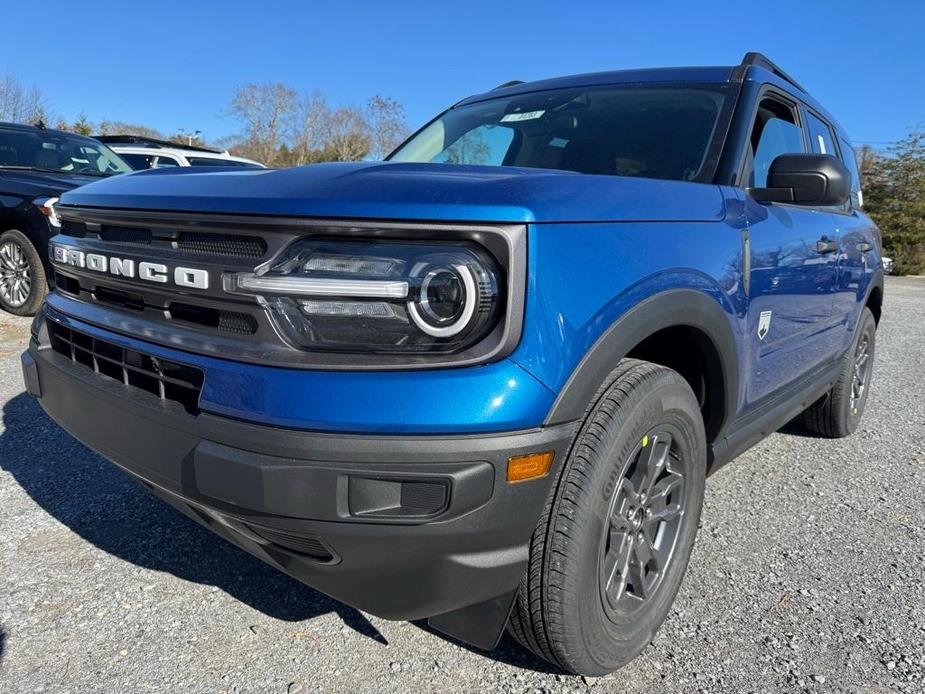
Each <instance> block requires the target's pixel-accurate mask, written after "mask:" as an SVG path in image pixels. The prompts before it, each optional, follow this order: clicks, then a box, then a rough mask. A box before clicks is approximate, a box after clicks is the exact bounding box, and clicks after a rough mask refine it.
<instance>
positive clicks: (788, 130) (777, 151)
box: [745, 98, 805, 188]
mask: <svg viewBox="0 0 925 694" xmlns="http://www.w3.org/2000/svg"><path fill="white" fill-rule="evenodd" d="M804 151H805V149H804V147H803V132H802V130H801V129H800V126H799V125H797V118H796V111H795V110H794V109H793V107H791V106H789V105H787V104H785V103H783V102H781V101H778V100H777V99H772V98H765V99H762V101H761V103H760V104H759V105H758V113H757V114H756V116H755V125H754V127H753V128H752V137H751V151H750V155H751V156H750V159H751V161H750V162H749V164H748V165H747V169H748V170H747V171H746V172H745V181H746V185H747V186H748V187H749V188H764V187H766V186H767V183H768V170H769V169H770V168H771V163H772V162H773V161H774V160H775V159H776V158H777V157H779V156H780V155H781V154H800V153H803V152H804Z"/></svg>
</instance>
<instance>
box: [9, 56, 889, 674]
mask: <svg viewBox="0 0 925 694" xmlns="http://www.w3.org/2000/svg"><path fill="white" fill-rule="evenodd" d="M55 209H56V212H57V215H58V216H59V218H60V220H61V227H60V230H59V233H58V234H57V235H56V236H55V237H53V238H52V239H51V242H50V249H49V250H50V256H51V260H52V263H53V266H54V284H55V290H54V292H53V293H52V294H51V295H49V297H48V299H47V301H46V304H45V306H44V308H43V310H42V311H41V313H40V314H39V315H38V316H37V317H36V319H35V322H34V325H33V330H32V341H31V344H30V346H29V349H28V351H27V352H26V353H25V354H24V355H23V369H24V375H25V380H26V384H27V387H28V390H29V392H30V393H32V394H33V395H34V396H35V397H37V398H38V399H39V401H40V403H41V405H42V407H43V408H44V409H45V411H46V412H48V414H49V415H50V416H51V417H52V418H53V419H54V420H56V421H57V422H59V423H60V424H61V426H63V427H64V428H65V429H66V430H67V431H69V432H71V433H72V434H73V435H74V436H75V437H77V438H78V439H80V440H81V441H83V442H84V443H86V444H87V445H88V446H90V447H91V448H93V449H94V450H96V451H99V452H100V453H101V454H103V455H104V456H106V457H107V458H109V459H110V460H112V461H113V462H114V463H116V464H117V465H119V466H120V467H121V468H123V469H125V470H126V471H127V472H129V473H130V474H131V475H132V476H134V477H135V478H137V479H138V480H139V481H140V482H141V483H142V484H144V485H145V486H146V487H147V488H149V489H150V490H151V491H152V492H153V493H154V494H156V495H158V496H160V497H161V498H163V499H165V500H166V501H168V502H169V503H170V504H172V505H173V506H175V507H176V508H178V509H179V510H180V511H182V512H183V513H185V514H186V515H188V516H190V517H191V518H193V519H195V520H196V521H198V522H200V523H202V524H204V525H206V526H208V527H209V528H211V529H212V530H214V531H215V532H216V533H217V534H219V535H221V536H222V537H224V538H226V539H227V540H229V541H231V542H233V543H234V544H236V545H238V546H240V547H243V548H244V549H246V550H247V551H249V552H251V553H253V554H254V555H256V556H258V557H260V558H261V559H263V560H264V561H266V562H268V563H270V564H272V565H273V566H275V567H277V568H279V569H280V570H282V571H285V572H286V573H288V574H290V575H292V576H295V577H296V578H298V579H300V580H302V581H304V582H305V583H307V584H308V585H310V586H313V587H315V588H317V589H318V590H320V591H323V592H325V593H327V594H329V595H331V596H333V597H335V598H337V599H338V600H341V601H343V602H345V603H348V604H350V605H353V606H355V607H357V608H360V609H362V610H366V611H368V612H371V613H373V614H376V615H380V616H382V617H386V618H390V619H405V620H415V619H427V620H429V622H430V624H431V625H432V627H434V628H435V629H437V630H439V631H441V632H444V633H446V634H448V635H451V636H453V637H455V638H457V639H460V640H462V641H464V642H467V643H470V644H473V645H475V646H478V647H481V648H486V649H487V648H492V647H493V646H494V645H495V644H496V643H497V641H498V639H499V638H500V636H501V634H502V632H503V630H504V628H505V626H507V628H508V629H510V631H511V632H512V633H513V635H514V636H515V637H516V638H517V639H518V640H519V641H520V642H521V643H522V644H524V645H525V646H526V647H527V648H529V649H530V650H532V651H533V652H535V653H537V654H538V655H540V656H541V657H543V658H546V659H547V660H549V661H550V662H551V663H554V664H556V665H557V666H559V667H561V668H562V669H564V670H567V671H571V672H577V673H584V674H587V675H600V674H603V673H606V672H609V671H611V670H613V669H615V668H618V667H620V666H621V665H623V664H624V663H626V662H627V661H628V660H630V659H631V658H633V657H634V656H635V655H636V654H638V653H639V652H640V651H641V650H642V649H643V648H644V647H645V646H646V644H647V643H648V642H649V641H650V640H651V639H652V636H653V634H654V632H655V630H656V629H657V628H658V626H659V625H660V624H661V622H662V621H663V620H664V618H665V615H666V614H667V612H668V610H669V608H670V606H671V603H672V601H673V600H674V598H675V595H676V593H677V591H678V586H679V584H680V582H681V578H682V576H683V574H684V571H685V568H686V565H687V562H688V559H689V557H690V554H691V548H692V545H693V543H694V536H695V534H696V531H697V525H698V519H699V516H700V509H701V505H702V502H703V496H704V479H705V477H706V476H707V475H708V474H710V473H712V472H713V471H715V470H716V469H718V468H719V467H721V466H722V465H723V464H725V463H726V462H728V461H729V460H731V459H732V458H734V457H735V456H736V455H738V454H739V453H741V452H743V451H744V450H746V449H747V448H748V447H750V446H752V445H753V444H755V443H756V442H758V441H760V440H761V439H762V438H763V437H765V436H767V435H768V434H769V433H771V432H773V431H774V430H776V429H777V428H778V427H780V426H781V425H783V424H784V423H786V422H787V421H789V420H791V419H792V418H794V417H796V416H797V415H801V416H802V421H803V422H804V424H805V426H806V427H808V429H809V430H811V431H812V432H815V433H817V434H819V435H822V436H828V437H835V436H846V435H848V434H850V433H851V432H853V431H854V430H855V428H856V427H857V426H858V421H859V419H860V417H861V415H862V414H863V411H864V405H865V403H866V401H867V397H868V392H869V386H870V374H871V365H872V363H873V357H874V345H875V335H876V328H877V322H878V320H879V319H880V311H881V304H882V300H883V272H882V268H881V256H880V236H879V233H878V231H877V228H876V227H875V226H874V224H873V223H872V222H871V220H870V219H869V218H868V217H867V216H866V215H865V214H864V213H863V211H862V209H861V190H860V186H859V178H858V171H857V166H856V163H855V159H854V155H853V152H852V148H851V145H850V144H849V141H848V139H847V136H846V134H845V132H844V130H843V129H842V128H841V127H840V126H839V125H838V124H837V123H836V121H835V119H834V118H832V116H831V115H830V114H829V113H828V112H827V111H826V110H825V109H824V108H823V107H822V106H821V105H820V104H819V103H817V102H816V101H815V100H814V99H813V98H812V97H811V96H809V95H808V94H807V93H806V91H805V90H804V89H803V88H801V87H800V85H799V84H797V83H796V82H795V81H794V80H793V79H792V78H790V77H789V76H788V75H787V74H785V73H784V72H783V71H781V70H780V69H779V68H778V67H777V66H775V65H774V64H773V63H771V62H770V61H769V60H768V59H767V58H765V57H763V56H761V55H758V54H753V53H750V54H748V55H747V56H746V57H745V59H744V60H743V62H742V63H741V64H739V65H736V66H734V67H706V68H679V69H657V70H634V71H625V72H606V73H598V74H588V75H578V76H573V77H564V78H559V79H551V80H545V81H541V82H533V83H527V84H524V83H520V82H512V83H508V84H505V85H502V86H501V87H498V88H497V89H494V90H492V91H489V92H486V93H484V94H480V95H478V96H473V97H470V98H468V99H465V100H463V101H461V102H459V103H458V104H456V105H455V106H453V107H452V108H450V109H448V110H447V111H445V112H444V113H442V114H440V115H439V116H437V117H436V118H435V119H434V120H433V121H431V122H430V123H428V124H427V125H425V126H424V127H423V128H422V129H421V130H419V131H418V132H417V133H415V134H414V135H412V136H411V137H410V138H409V139H408V140H407V141H406V142H405V143H404V144H403V145H402V146H400V147H399V148H398V149H397V151H395V152H394V153H393V154H392V155H391V156H390V157H389V159H388V161H386V162H379V163H376V162H360V163H347V164H321V165H315V166H309V167H305V168H298V169H289V170H280V171H265V170H258V171H242V170H235V171H231V170H227V171H222V170H210V171H208V172H204V171H201V170H197V169H195V168H192V169H185V170H181V171H174V170H164V169H160V170H152V171H144V172H138V173H134V174H130V175H126V176H119V177H115V178H112V179H110V180H106V181H100V182H97V183H92V184H90V185H86V186H83V187H81V188H78V189H76V190H74V191H71V192H68V193H66V194H65V195H63V196H62V197H61V200H60V202H59V203H58V204H57V206H56V208H55ZM807 445H811V444H807ZM191 560H192V559H191Z"/></svg>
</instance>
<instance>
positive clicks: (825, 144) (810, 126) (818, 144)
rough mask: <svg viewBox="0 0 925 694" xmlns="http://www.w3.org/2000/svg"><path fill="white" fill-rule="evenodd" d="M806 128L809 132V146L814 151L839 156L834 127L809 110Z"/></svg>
mask: <svg viewBox="0 0 925 694" xmlns="http://www.w3.org/2000/svg"><path fill="white" fill-rule="evenodd" d="M806 130H807V132H809V146H810V147H812V151H813V152H815V153H816V154H831V155H832V156H833V157H837V156H838V149H837V148H836V147H835V138H834V137H833V135H832V128H830V127H829V126H828V124H826V123H825V122H823V121H822V120H820V119H819V118H817V117H816V115H815V114H814V113H811V112H809V111H807V112H806Z"/></svg>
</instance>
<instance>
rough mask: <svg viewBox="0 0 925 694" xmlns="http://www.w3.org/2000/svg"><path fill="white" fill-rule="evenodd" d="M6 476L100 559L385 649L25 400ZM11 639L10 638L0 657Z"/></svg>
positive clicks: (360, 621)
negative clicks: (334, 627)
mask: <svg viewBox="0 0 925 694" xmlns="http://www.w3.org/2000/svg"><path fill="white" fill-rule="evenodd" d="M3 423H4V425H5V427H6V429H5V431H4V432H3V433H2V435H0V469H3V470H5V471H6V472H8V473H10V474H11V475H12V476H13V477H14V478H15V479H16V481H17V482H18V483H19V486H20V487H22V489H23V490H24V491H25V492H26V493H27V494H28V495H29V496H30V497H31V498H32V499H33V501H35V502H36V503H37V504H38V505H39V506H41V507H42V508H43V509H44V510H45V511H46V512H48V513H49V514H51V515H52V516H53V517H54V518H56V519H57V520H59V521H60V522H61V523H63V524H64V525H66V526H67V527H68V528H70V529H71V530H73V531H74V532H75V533H77V534H78V535H80V537H82V538H83V539H84V540H86V541H88V542H91V543H93V544H94V545H95V546H97V547H99V548H100V549H102V550H104V551H106V552H109V553H110V554H113V555H115V556H117V557H119V558H120V559H124V560H126V561H130V562H132V563H133V564H136V565H138V566H141V567H144V568H148V569H153V570H155V571H164V572H169V573H171V574H173V575H174V576H177V577H179V578H182V579H185V580H188V581H194V582H196V583H202V584H207V585H213V586H216V587H218V588H220V589H221V590H223V591H225V592H226V593H228V594H229V595H231V596H232V597H234V598H235V599H237V600H240V601H241V602H243V603H245V604H247V605H249V606H251V607H253V608H254V609H255V610H258V611H260V612H262V613H263V614H265V615H267V616H269V617H273V618H275V619H280V620H285V621H289V622H298V621H302V620H305V619H311V618H312V617H316V616H319V615H322V614H326V613H328V612H336V613H337V614H338V615H339V616H340V618H341V619H342V620H343V621H344V623H345V624H346V625H347V626H349V627H351V628H353V629H354V630H356V631H357V632H359V633H361V634H363V635H365V636H368V637H369V638H372V639H374V640H376V641H379V642H380V643H383V644H385V643H386V640H385V638H384V637H383V636H382V635H381V634H380V633H379V631H378V630H377V629H376V628H375V627H374V626H373V625H372V624H371V623H370V622H369V620H367V619H366V617H364V616H363V615H362V613H360V612H359V611H357V610H355V609H353V608H351V607H348V606H346V605H343V604H342V603H339V602H337V601H335V600H332V599H330V598H328V597H327V596H325V595H323V594H322V593H319V592H318V591H315V590H312V589H311V588H309V587H308V586H305V585H303V584H301V583H299V582H298V581H296V580H295V579H292V578H289V577H288V576H286V575H285V574H282V573H280V572H279V571H277V570H275V569H273V568H272V567H270V566H267V565H266V564H264V563H263V562H261V561H260V560H258V559H256V558H254V557H252V556H251V555H249V554H247V553H246V552H244V551H243V550H240V549H238V548H237V547H235V546H234V545H231V544H230V543H228V542H224V541H221V540H220V539H219V538H217V537H216V536H215V535H213V534H212V533H211V532H209V531H208V530H206V529H205V528H203V527H201V526H199V525H197V524H196V523H194V522H193V521H191V520H190V519H188V518H186V517H185V516H183V515H182V514H180V513H179V512H177V511H175V510H173V509H172V508H171V507H170V506H168V505H167V504H165V503H163V502H162V501H160V500H159V499H157V498H156V497H154V496H153V495H151V494H149V493H148V492H147V491H145V490H144V489H143V488H142V487H141V486H140V485H138V484H136V483H135V482H134V481H133V480H132V479H131V478H129V477H128V475H126V474H125V473H123V472H122V471H120V470H119V469H118V468H117V467H116V466H114V465H112V464H110V463H108V462H107V461H105V460H104V459H103V458H101V457H100V456H98V455H96V454H94V453H92V452H91V451H89V450H87V449H86V448H85V447H83V446H82V445H81V444H80V443H78V442H77V441H75V440H74V439H72V438H71V437H70V436H69V435H68V434H67V433H66V432H65V431H64V430H62V429H61V428H60V427H58V426H57V425H56V424H55V423H54V422H52V421H51V419H49V418H48V416H47V415H46V414H45V413H44V412H43V411H42V409H41V408H40V407H39V406H38V404H37V403H36V401H35V400H34V399H33V398H32V397H30V396H28V395H26V394H25V393H22V394H20V395H17V396H16V397H14V398H13V399H11V400H10V401H9V402H7V404H6V405H5V406H4V408H3ZM2 651H3V634H2V631H0V655H2Z"/></svg>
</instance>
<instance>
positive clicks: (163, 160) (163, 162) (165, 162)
mask: <svg viewBox="0 0 925 694" xmlns="http://www.w3.org/2000/svg"><path fill="white" fill-rule="evenodd" d="M172 166H180V162H178V161H177V160H176V159H174V158H173V157H165V156H164V155H163V154H161V155H159V156H158V158H157V163H156V164H155V165H154V168H155V169H166V168H170V167H172Z"/></svg>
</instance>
